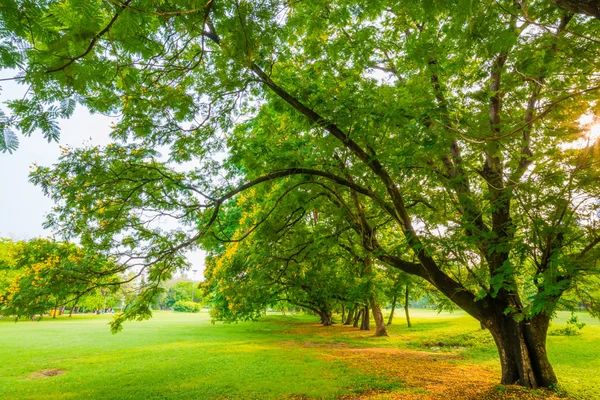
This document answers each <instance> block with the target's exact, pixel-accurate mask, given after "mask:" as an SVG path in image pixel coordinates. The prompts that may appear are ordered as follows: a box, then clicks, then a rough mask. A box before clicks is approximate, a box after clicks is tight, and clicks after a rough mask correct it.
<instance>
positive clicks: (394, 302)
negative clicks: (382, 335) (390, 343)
mask: <svg viewBox="0 0 600 400" xmlns="http://www.w3.org/2000/svg"><path fill="white" fill-rule="evenodd" d="M397 297H398V296H396V295H394V299H393V300H392V312H391V313H390V317H389V318H388V323H387V324H388V325H391V324H392V320H393V319H394V310H395V309H396V299H397Z"/></svg>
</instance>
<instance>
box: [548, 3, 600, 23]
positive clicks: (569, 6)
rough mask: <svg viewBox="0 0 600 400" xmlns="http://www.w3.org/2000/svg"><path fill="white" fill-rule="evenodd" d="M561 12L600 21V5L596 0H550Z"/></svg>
mask: <svg viewBox="0 0 600 400" xmlns="http://www.w3.org/2000/svg"><path fill="white" fill-rule="evenodd" d="M550 1H551V2H552V3H554V4H556V6H557V7H560V8H562V9H563V10H567V11H571V12H574V13H578V14H585V15H589V16H592V17H596V18H598V19H600V3H598V0H550Z"/></svg>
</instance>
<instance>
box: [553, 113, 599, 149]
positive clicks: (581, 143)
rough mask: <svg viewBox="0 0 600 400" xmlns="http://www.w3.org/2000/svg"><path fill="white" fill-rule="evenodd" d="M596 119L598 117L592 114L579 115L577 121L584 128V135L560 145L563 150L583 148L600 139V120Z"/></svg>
mask: <svg viewBox="0 0 600 400" xmlns="http://www.w3.org/2000/svg"><path fill="white" fill-rule="evenodd" d="M596 121H597V119H596V117H595V116H594V115H592V114H584V115H582V116H581V117H579V119H578V120H577V122H579V126H580V127H581V129H582V130H583V137H581V138H579V139H577V140H575V141H572V142H569V143H562V144H561V146H560V147H561V148H562V149H563V150H581V149H585V148H586V147H588V146H593V145H594V144H595V143H596V142H597V141H598V140H599V139H600V122H596Z"/></svg>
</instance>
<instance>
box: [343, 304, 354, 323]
mask: <svg viewBox="0 0 600 400" xmlns="http://www.w3.org/2000/svg"><path fill="white" fill-rule="evenodd" d="M355 312H356V308H354V307H352V308H350V309H349V310H348V316H347V317H346V321H345V322H344V325H352V322H353V321H354V313H355Z"/></svg>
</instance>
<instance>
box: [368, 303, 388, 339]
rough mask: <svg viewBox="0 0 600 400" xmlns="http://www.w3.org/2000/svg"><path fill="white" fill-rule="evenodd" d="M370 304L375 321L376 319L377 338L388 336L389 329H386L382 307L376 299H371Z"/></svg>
mask: <svg viewBox="0 0 600 400" xmlns="http://www.w3.org/2000/svg"><path fill="white" fill-rule="evenodd" d="M370 303H371V310H372V311H373V319H375V336H387V335H388V334H387V329H386V328H385V321H384V320H383V313H382V312H381V307H380V306H379V304H378V303H377V300H375V298H374V297H371V301H370Z"/></svg>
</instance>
